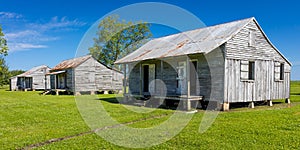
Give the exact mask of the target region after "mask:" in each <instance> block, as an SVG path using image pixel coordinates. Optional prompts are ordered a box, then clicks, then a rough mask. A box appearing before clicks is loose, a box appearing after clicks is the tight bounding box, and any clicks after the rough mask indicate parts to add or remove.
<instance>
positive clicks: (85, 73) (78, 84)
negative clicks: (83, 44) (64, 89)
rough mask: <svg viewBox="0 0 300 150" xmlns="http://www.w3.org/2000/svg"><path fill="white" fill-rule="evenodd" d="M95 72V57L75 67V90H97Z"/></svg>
mask: <svg viewBox="0 0 300 150" xmlns="http://www.w3.org/2000/svg"><path fill="white" fill-rule="evenodd" d="M95 72H96V70H95V60H93V59H88V60H87V61H85V62H84V63H82V64H80V65H79V66H77V67H76V68H74V81H75V91H74V92H84V91H97V87H96V80H95Z"/></svg>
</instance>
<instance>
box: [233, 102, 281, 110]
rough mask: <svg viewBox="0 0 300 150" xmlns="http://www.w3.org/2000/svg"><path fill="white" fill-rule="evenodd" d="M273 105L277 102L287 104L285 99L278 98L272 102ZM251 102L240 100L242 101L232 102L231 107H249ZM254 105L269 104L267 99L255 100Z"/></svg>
mask: <svg viewBox="0 0 300 150" xmlns="http://www.w3.org/2000/svg"><path fill="white" fill-rule="evenodd" d="M272 103H273V105H277V104H285V102H284V100H276V101H273V102H272ZM249 104H250V103H249V102H248V103H247V102H240V103H231V104H230V109H238V108H247V107H249ZM254 106H268V104H267V102H266V101H258V102H254Z"/></svg>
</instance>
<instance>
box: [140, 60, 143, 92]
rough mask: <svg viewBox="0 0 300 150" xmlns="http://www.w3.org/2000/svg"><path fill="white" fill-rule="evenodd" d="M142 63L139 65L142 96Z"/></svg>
mask: <svg viewBox="0 0 300 150" xmlns="http://www.w3.org/2000/svg"><path fill="white" fill-rule="evenodd" d="M142 77H143V75H142V63H140V95H143V83H142V81H143V79H142Z"/></svg>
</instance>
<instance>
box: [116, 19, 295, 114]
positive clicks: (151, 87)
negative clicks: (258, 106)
mask: <svg viewBox="0 0 300 150" xmlns="http://www.w3.org/2000/svg"><path fill="white" fill-rule="evenodd" d="M115 63H116V64H123V65H124V68H125V71H124V72H125V74H124V76H125V80H127V81H125V82H124V86H126V87H129V88H128V89H129V91H125V97H126V98H127V99H128V98H129V99H130V98H133V97H144V98H145V97H149V95H150V96H151V97H153V98H157V99H165V101H168V100H172V99H173V100H179V101H182V102H183V104H184V106H185V109H187V110H190V109H191V107H197V106H198V107H200V106H199V105H196V106H193V103H192V102H193V101H199V100H200V101H201V102H202V104H203V105H207V102H209V103H208V107H210V105H212V104H216V105H215V107H217V108H218V109H223V110H228V109H229V104H230V103H238V102H245V103H249V104H251V106H252V107H253V106H254V102H258V101H268V104H269V105H272V100H274V99H286V100H287V101H289V97H290V72H291V63H290V62H289V61H288V60H287V59H286V58H285V57H284V56H283V55H282V53H280V51H279V50H278V49H277V48H276V47H275V46H274V45H273V44H272V43H271V41H270V40H269V39H268V37H267V36H266V34H265V33H264V32H263V30H262V28H261V27H260V25H259V24H258V22H257V21H256V19H255V18H249V19H244V20H238V21H233V22H229V23H224V24H220V25H215V26H210V27H205V28H200V29H196V30H192V31H187V32H182V33H178V34H174V35H169V36H165V37H161V38H157V39H153V40H151V41H149V42H147V43H146V44H145V45H143V46H142V47H140V48H139V49H137V50H136V51H134V52H133V53H130V54H129V55H127V56H125V57H123V58H122V59H119V60H117V61H116V62H115ZM125 89H126V88H125ZM162 93H163V95H162ZM205 102H206V103H205ZM206 107H207V106H206Z"/></svg>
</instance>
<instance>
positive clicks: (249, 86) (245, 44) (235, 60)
mask: <svg viewBox="0 0 300 150" xmlns="http://www.w3.org/2000/svg"><path fill="white" fill-rule="evenodd" d="M250 32H253V33H254V34H255V39H254V41H255V42H254V46H249V40H250V39H249V35H250ZM241 61H254V62H255V79H254V80H253V81H250V80H242V79H241ZM275 62H280V63H284V69H285V70H284V80H282V81H275V77H274V74H275V73H274V72H275V70H274V69H275ZM290 71H291V66H290V65H289V64H288V62H286V60H284V59H283V57H282V56H280V55H279V53H277V52H276V50H275V49H274V48H273V47H272V46H271V44H270V43H269V42H268V41H267V39H266V38H265V37H264V35H263V33H262V32H261V31H260V30H259V28H258V26H257V25H256V24H255V22H251V23H249V24H248V25H247V26H245V27H244V28H243V29H242V30H241V31H240V32H239V33H238V34H237V35H236V36H234V37H233V38H232V39H230V40H229V41H228V42H227V43H226V60H225V86H224V87H225V89H224V92H225V93H224V100H225V102H249V101H263V100H272V99H282V98H288V97H289V92H290V91H289V90H290Z"/></svg>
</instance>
